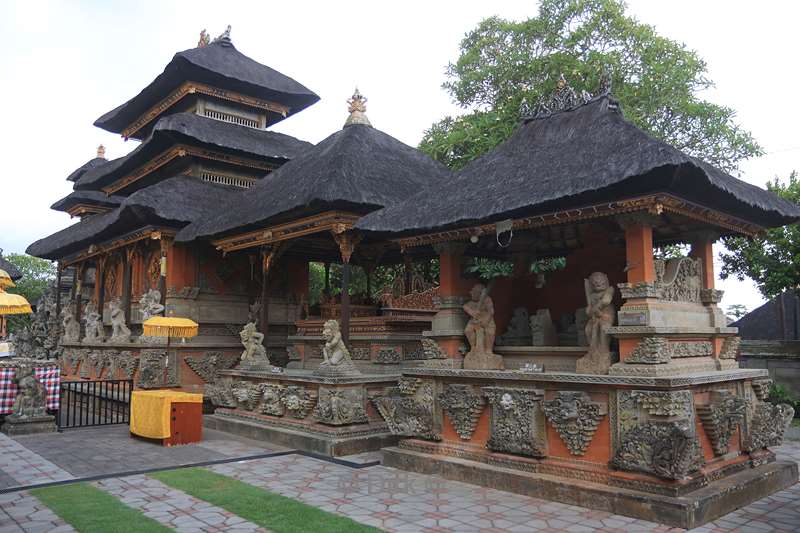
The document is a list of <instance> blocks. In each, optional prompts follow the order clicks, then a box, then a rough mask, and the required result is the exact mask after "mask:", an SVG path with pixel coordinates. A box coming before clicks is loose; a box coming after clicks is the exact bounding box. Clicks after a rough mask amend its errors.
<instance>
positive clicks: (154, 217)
mask: <svg viewBox="0 0 800 533" xmlns="http://www.w3.org/2000/svg"><path fill="white" fill-rule="evenodd" d="M237 192H239V191H235V190H233V189H230V188H228V187H225V186H223V185H217V184H213V183H207V182H204V181H202V180H199V179H197V178H192V177H188V176H176V177H173V178H170V179H167V180H164V181H162V182H159V183H157V184H155V185H153V186H151V187H147V188H146V189H142V190H140V191H136V192H135V193H133V194H131V195H130V196H129V197H127V198H125V199H123V201H122V203H121V204H120V205H119V207H117V208H115V209H113V210H112V211H109V212H108V213H103V214H98V215H94V216H91V217H88V218H86V219H84V220H82V221H81V222H78V223H77V224H73V225H72V226H69V227H67V228H65V229H63V230H61V231H58V232H56V233H54V234H52V235H50V236H48V237H45V238H44V239H40V240H38V241H36V242H34V243H33V244H31V245H30V246H28V249H27V250H26V253H28V254H30V255H33V256H36V257H42V258H45V259H61V258H63V257H66V256H68V255H70V254H73V253H75V252H78V251H80V250H82V249H84V248H86V247H88V246H90V245H91V244H97V243H100V242H103V241H104V240H108V239H110V238H112V237H116V236H119V235H122V234H124V233H126V232H129V231H131V230H134V229H137V228H141V227H144V226H158V225H161V226H169V227H175V228H179V227H182V226H184V225H185V224H187V223H189V222H192V221H194V220H198V219H200V218H203V217H207V216H209V215H210V214H212V213H214V212H216V210H217V209H219V205H220V203H221V202H224V201H225V200H226V199H227V198H228V197H229V196H231V195H233V194H236V193H237Z"/></svg>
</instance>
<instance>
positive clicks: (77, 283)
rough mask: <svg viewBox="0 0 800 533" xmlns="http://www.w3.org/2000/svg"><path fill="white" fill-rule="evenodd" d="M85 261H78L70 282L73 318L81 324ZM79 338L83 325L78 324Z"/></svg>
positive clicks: (81, 334)
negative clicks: (73, 310)
mask: <svg viewBox="0 0 800 533" xmlns="http://www.w3.org/2000/svg"><path fill="white" fill-rule="evenodd" d="M85 268H86V263H80V264H78V265H77V266H76V267H75V280H74V282H73V284H72V286H73V288H74V291H75V292H74V294H75V298H74V300H75V320H76V321H77V322H78V324H79V325H80V324H82V322H81V311H83V309H81V300H82V299H83V297H82V295H81V293H82V292H83V275H84V272H85ZM78 338H79V339H82V338H83V326H82V325H81V326H80V335H79V336H78Z"/></svg>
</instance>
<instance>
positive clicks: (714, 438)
mask: <svg viewBox="0 0 800 533" xmlns="http://www.w3.org/2000/svg"><path fill="white" fill-rule="evenodd" d="M745 408H746V405H745V400H744V398H740V397H738V396H734V395H733V394H731V393H730V391H712V392H711V398H710V401H709V403H708V404H706V405H698V406H697V415H698V417H700V421H701V422H702V423H703V428H705V431H706V435H708V439H709V440H710V441H711V446H712V447H713V448H714V454H715V455H725V454H726V453H728V444H729V442H730V440H731V437H732V436H733V434H734V433H735V432H736V428H738V427H739V425H740V424H741V423H742V421H743V420H744V416H745Z"/></svg>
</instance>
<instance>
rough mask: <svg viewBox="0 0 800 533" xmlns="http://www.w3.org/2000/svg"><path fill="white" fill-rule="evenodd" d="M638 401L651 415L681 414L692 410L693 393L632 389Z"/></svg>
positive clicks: (634, 397)
mask: <svg viewBox="0 0 800 533" xmlns="http://www.w3.org/2000/svg"><path fill="white" fill-rule="evenodd" d="M631 396H632V397H633V399H634V400H635V401H636V403H637V404H638V405H639V406H640V407H642V408H644V409H645V410H646V411H647V412H648V413H650V414H651V415H657V416H679V415H685V414H688V412H691V405H692V393H691V391H688V390H681V391H631Z"/></svg>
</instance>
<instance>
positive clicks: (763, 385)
mask: <svg viewBox="0 0 800 533" xmlns="http://www.w3.org/2000/svg"><path fill="white" fill-rule="evenodd" d="M750 386H751V387H753V393H755V395H756V398H758V399H759V400H761V401H762V402H766V401H767V398H769V390H770V388H771V387H772V379H770V378H759V379H754V380H753V381H751V382H750Z"/></svg>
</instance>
